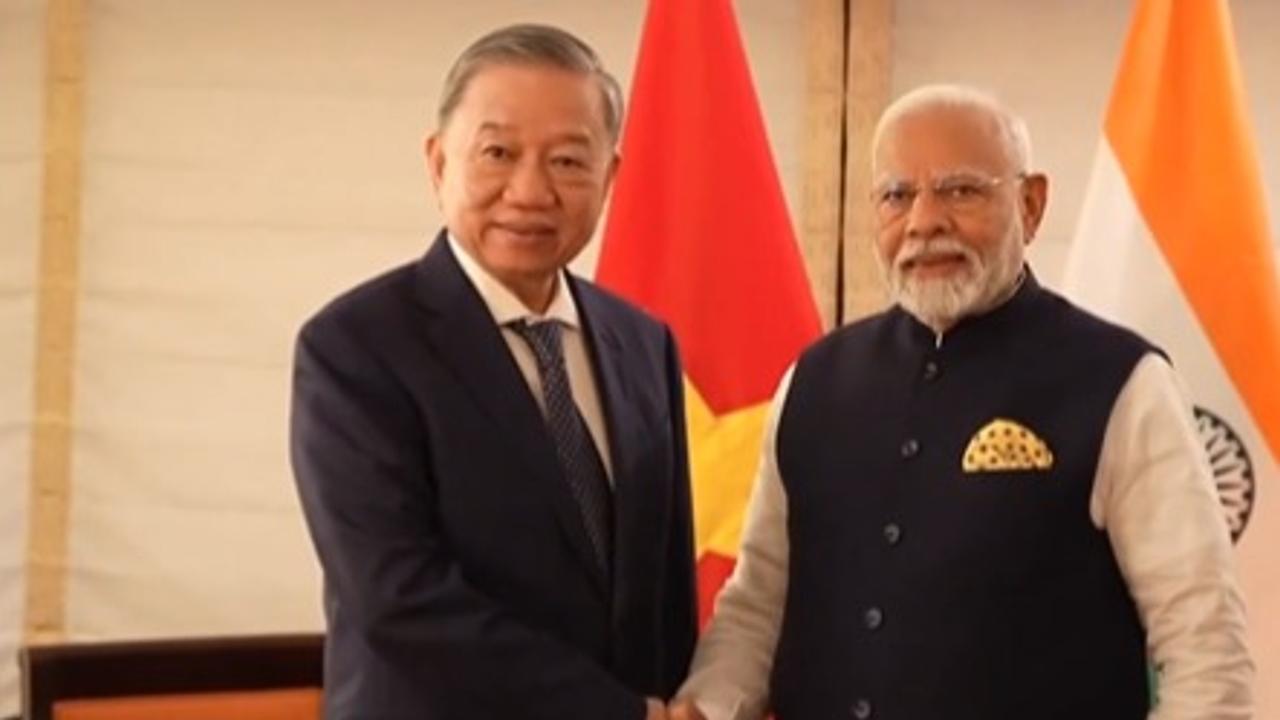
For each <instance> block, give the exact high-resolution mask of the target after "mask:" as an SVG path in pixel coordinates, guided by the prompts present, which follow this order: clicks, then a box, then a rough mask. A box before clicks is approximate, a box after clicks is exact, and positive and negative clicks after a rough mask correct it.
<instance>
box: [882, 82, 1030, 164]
mask: <svg viewBox="0 0 1280 720" xmlns="http://www.w3.org/2000/svg"><path fill="white" fill-rule="evenodd" d="M940 107H945V108H964V109H970V110H977V111H980V112H982V113H984V114H986V115H988V116H990V117H991V118H992V119H994V120H995V121H996V123H997V124H998V125H999V127H1000V131H1001V133H1000V134H1001V138H1000V140H1001V142H1002V143H1003V144H1004V146H1005V150H1006V151H1007V153H1008V156H1009V159H1010V160H1011V161H1013V163H1014V165H1015V167H1014V171H1015V172H1020V173H1025V172H1030V170H1031V134H1030V133H1029V132H1028V131H1027V123H1026V122H1025V121H1023V119H1022V118H1021V117H1019V116H1018V115H1017V114H1015V113H1014V112H1013V111H1012V110H1010V109H1009V108H1008V106H1006V105H1005V104H1004V103H1002V102H1000V101H999V100H998V99H996V97H995V96H994V95H991V94H989V93H986V92H983V91H981V90H978V89H976V88H972V87H969V86H966V85H924V86H921V87H918V88H916V89H915V90H912V91H910V92H908V93H906V94H905V95H902V96H901V97H899V98H898V99H897V100H894V101H893V102H892V103H890V104H889V107H887V108H885V111H884V113H883V114H881V115H880V121H879V122H877V123H876V130H875V134H874V135H872V140H871V147H872V150H873V152H878V151H879V149H880V143H881V141H882V140H883V139H884V134H885V132H886V131H887V130H888V129H889V128H890V127H892V126H893V124H894V123H896V122H897V121H899V120H901V119H902V118H904V117H907V116H909V115H914V114H916V113H918V112H920V111H923V110H928V109H932V108H940Z"/></svg>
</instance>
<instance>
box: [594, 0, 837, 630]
mask: <svg viewBox="0 0 1280 720" xmlns="http://www.w3.org/2000/svg"><path fill="white" fill-rule="evenodd" d="M622 158H623V159H622V165H621V168H620V170H619V173H618V177H617V181H616V185H615V187H614V193H613V200H612V205H611V208H610V212H609V219H608V224H607V227H606V231H605V237H604V245H603V247H602V249H601V256H600V264H599V267H598V270H597V273H596V276H597V280H598V281H599V282H600V283H601V284H603V285H605V286H606V287H609V288H612V289H613V290H614V291H616V292H618V293H620V294H621V295H623V296H624V297H627V298H629V299H630V300H632V301H633V302H636V303H637V304H639V305H641V306H642V307H644V308H646V309H647V310H649V311H650V312H652V313H654V314H655V315H657V316H658V317H660V318H662V319H663V320H665V321H666V322H667V323H668V324H669V325H670V326H671V327H672V329H673V330H674V332H675V334H676V339H677V341H678V342H679V344H680V350H681V356H682V359H683V362H684V367H685V373H686V375H685V380H686V383H685V389H686V393H687V400H686V409H687V412H688V416H689V435H690V437H689V441H690V443H689V444H690V451H691V455H692V458H691V461H692V465H693V492H694V512H695V524H696V529H697V538H698V552H699V595H700V606H701V614H702V616H703V619H704V620H705V617H706V615H708V614H709V612H710V609H711V600H712V599H713V598H714V595H715V593H716V591H718V590H719V587H720V585H721V584H722V583H723V581H724V579H725V578H726V577H727V576H728V573H729V571H730V570H731V569H732V558H733V556H734V555H735V554H736V553H737V548H738V540H739V537H740V535H741V526H742V515H743V509H744V506H745V504H746V499H747V494H748V492H749V490H750V486H751V481H752V478H753V477H754V472H755V468H756V464H757V462H758V456H759V444H760V435H761V431H762V429H763V424H764V418H765V414H766V410H767V404H768V400H769V398H770V396H771V395H772V393H773V391H774V389H775V386H776V385H777V383H778V380H779V379H780V378H781V376H782V373H783V372H784V371H785V370H786V368H787V366H788V365H789V364H790V363H791V362H792V361H794V360H795V358H796V356H797V355H798V354H799V352H800V350H801V349H802V348H803V347H804V346H805V345H807V344H808V343H809V342H811V341H813V340H814V339H816V338H817V337H818V335H819V333H820V332H821V326H820V321H819V319H818V312H817V308H816V307H815V306H814V303H813V297H812V295H811V294H810V291H809V284H808V279H807V277H806V275H805V270H804V264H803V262H802V260H801V257H800V253H799V251H798V250H797V248H796V242H795V235H794V233H793V231H792V227H791V222H790V219H789V218H788V216H787V208H786V204H785V201H784V199H783V195H782V191H781V187H780V186H779V182H778V173H777V169H776V168H775V166H774V162H773V158H772V155H771V154H770V150H769V143H768V138H767V137H766V135H765V130H764V122H763V121H762V119H761V116H760V108H759V105H758V102H757V99H756V93H755V88H754V86H753V84H752V80H751V73H750V70H749V68H748V66H747V61H746V56H745V53H744V52H743V46H742V40H741V37H740V36H739V33H738V26H737V21H736V19H735V17H734V12H733V6H732V4H731V2H730V0H693V1H688V0H652V1H651V2H650V4H649V11H648V17H647V18H646V20H645V26H644V35H643V37H642V39H641V43H640V54H639V59H638V60H637V63H636V70H635V75H634V77H633V79H632V86H631V108H630V113H629V116H628V120H627V124H626V129H625V131H624V133H623V139H622Z"/></svg>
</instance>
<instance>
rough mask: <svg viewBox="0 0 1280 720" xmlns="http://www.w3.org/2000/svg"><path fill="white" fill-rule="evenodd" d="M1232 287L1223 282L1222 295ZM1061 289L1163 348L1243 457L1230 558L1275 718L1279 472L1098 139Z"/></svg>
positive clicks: (1265, 707)
mask: <svg viewBox="0 0 1280 720" xmlns="http://www.w3.org/2000/svg"><path fill="white" fill-rule="evenodd" d="M1205 240H1206V242H1217V241H1220V240H1221V238H1205ZM1219 247H1221V246H1219ZM1217 251H1219V252H1223V251H1227V252H1229V250H1226V249H1220V250H1217ZM1230 282H1231V278H1223V288H1224V291H1226V289H1227V285H1228V284H1229V283H1230ZM1063 284H1064V287H1065V289H1066V293H1067V295H1068V296H1069V297H1070V298H1071V299H1072V300H1074V301H1075V302H1077V303H1079V304H1080V305H1082V306H1084V307H1086V308H1088V309H1089V310H1090V311H1092V312H1094V313H1096V314H1098V315H1101V316H1102V317H1105V318H1108V319H1110V320H1113V321H1115V322H1118V323H1121V324H1123V325H1126V326H1128V327H1130V328H1132V329H1134V330H1136V331H1137V332H1139V333H1141V334H1142V335H1144V336H1145V337H1146V338H1147V339H1148V340H1150V341H1151V342H1153V343H1155V344H1157V345H1159V346H1160V347H1161V348H1163V349H1164V350H1165V352H1167V353H1168V354H1169V357H1170V358H1171V359H1172V360H1173V363H1174V366H1175V367H1176V368H1177V369H1178V372H1179V373H1180V374H1181V375H1182V377H1183V378H1184V379H1185V380H1186V382H1187V386H1188V387H1189V388H1190V390H1191V395H1192V398H1193V401H1194V402H1195V403H1196V404H1197V405H1199V406H1201V407H1204V408H1207V409H1209V410H1210V411H1212V412H1213V413H1215V414H1217V415H1219V416H1221V417H1222V418H1223V419H1225V420H1226V422H1227V423H1228V424H1229V425H1230V426H1231V428H1232V429H1233V430H1235V432H1236V433H1237V434H1239V436H1240V438H1241V439H1242V441H1243V443H1244V445H1245V448H1246V450H1247V452H1248V453H1249V457H1250V459H1251V460H1252V462H1253V469H1254V482H1255V484H1256V487H1257V488H1258V491H1257V494H1256V504H1255V506H1254V508H1253V513H1252V516H1251V519H1250V520H1249V523H1248V526H1247V527H1246V529H1245V532H1244V535H1243V537H1242V538H1241V539H1240V543H1239V545H1238V546H1237V553H1238V558H1239V561H1240V572H1241V581H1242V586H1243V590H1244V593H1245V601H1246V603H1248V607H1249V611H1250V612H1249V631H1250V632H1249V634H1250V637H1251V643H1250V645H1251V649H1252V652H1253V655H1254V658H1255V660H1256V661H1257V663H1258V678H1259V682H1258V687H1257V688H1256V692H1257V695H1258V706H1257V710H1258V717H1260V718H1262V717H1272V715H1271V714H1269V713H1280V689H1273V688H1271V687H1268V685H1271V686H1274V685H1275V684H1276V682H1275V681H1276V680H1280V563H1277V562H1275V560H1274V558H1269V557H1268V555H1269V553H1270V550H1271V549H1272V548H1275V547H1280V471H1278V470H1277V462H1276V458H1275V457H1274V456H1273V455H1272V454H1271V452H1270V450H1269V449H1268V447H1267V445H1266V444H1265V442H1264V441H1263V437H1262V434H1261V433H1260V432H1259V430H1258V427H1257V425H1256V424H1255V423H1254V421H1253V418H1252V417H1251V416H1250V415H1249V413H1248V410H1247V409H1246V407H1245V405H1244V403H1243V401H1242V397H1241V396H1240V394H1239V393H1238V392H1237V390H1236V388H1235V386H1234V385H1233V384H1232V383H1231V382H1230V380H1229V378H1228V376H1227V374H1226V371H1225V368H1224V367H1223V365H1222V363H1221V362H1220V360H1219V358H1218V356H1217V353H1216V352H1215V351H1214V349H1213V346H1212V345H1211V343H1210V341H1209V338H1208V337H1207V335H1206V334H1205V332H1204V330H1203V328H1202V327H1201V325H1200V323H1199V322H1198V320H1197V319H1196V318H1195V315H1194V313H1193V312H1192V309H1191V306H1190V304H1189V303H1188V301H1187V298H1186V296H1185V295H1184V294H1183V293H1182V291H1181V289H1180V288H1179V286H1178V284H1177V281H1176V279H1175V277H1174V275H1173V272H1172V270H1171V269H1170V267H1169V264H1168V262H1167V261H1166V259H1165V257H1164V255H1163V254H1162V252H1161V251H1160V248H1159V245H1158V244H1157V243H1156V241H1155V239H1154V237H1153V235H1152V233H1151V231H1150V229H1149V228H1148V226H1147V224H1146V222H1145V221H1144V220H1143V218H1142V215H1141V213H1140V211H1139V210H1138V208H1137V205H1136V203H1135V202H1134V199H1133V194H1132V192H1131V191H1130V189H1129V186H1128V182H1127V180H1126V178H1125V177H1124V173H1123V171H1122V169H1121V168H1120V165H1119V164H1118V162H1117V160H1116V157H1115V154H1114V153H1113V152H1112V149H1111V147H1110V145H1109V143H1108V142H1107V141H1106V140H1105V139H1104V140H1103V142H1102V143H1100V145H1099V148H1098V153H1097V156H1096V158H1095V161H1094V166H1093V174H1092V177H1091V179H1090V181H1089V188H1088V191H1087V193H1086V196H1085V202H1084V207H1083V209H1082V211H1081V214H1080V223H1079V226H1078V227H1077V229H1076V236H1075V240H1074V242H1073V244H1072V248H1071V254H1070V257H1069V258H1068V261H1067V269H1066V277H1065V280H1064V283H1063ZM1268 678H1271V680H1268ZM1277 717H1280V715H1277Z"/></svg>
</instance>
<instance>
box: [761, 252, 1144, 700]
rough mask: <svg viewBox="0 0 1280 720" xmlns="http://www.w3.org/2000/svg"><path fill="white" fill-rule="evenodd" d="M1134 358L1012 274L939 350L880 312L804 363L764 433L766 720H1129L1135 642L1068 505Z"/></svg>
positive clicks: (1089, 467) (1131, 350) (1099, 536)
mask: <svg viewBox="0 0 1280 720" xmlns="http://www.w3.org/2000/svg"><path fill="white" fill-rule="evenodd" d="M1152 349H1153V348H1152V347H1151V346H1150V345H1148V344H1147V343H1146V342H1145V341H1143V340H1142V339H1141V338H1139V337H1137V336H1136V335H1134V334H1133V333H1131V332H1129V331H1127V330H1123V329H1121V328H1118V327H1116V326H1113V325H1110V324H1107V323H1105V322H1103V321H1101V320H1099V319H1097V318H1095V317H1093V316H1091V315H1089V314H1087V313H1085V312H1083V311H1082V310H1079V309H1077V308H1076V307H1074V306H1072V305H1071V304H1070V303H1068V302H1067V301H1066V300H1064V299H1062V298H1061V297H1059V296H1057V295H1055V294H1053V293H1052V292H1050V291H1048V290H1046V289H1043V288H1041V287H1040V286H1039V285H1038V284H1037V283H1036V282H1035V279H1034V278H1032V277H1031V276H1030V274H1029V273H1028V275H1027V277H1026V279H1025V280H1024V282H1023V284H1022V286H1021V287H1020V288H1019V290H1018V291H1017V293H1016V294H1015V295H1014V297H1013V298H1011V299H1010V300H1009V301H1008V302H1006V303H1005V304H1004V305H1002V306H1000V307H999V308H997V309H996V310H994V311H992V312H990V313H988V314H986V315H983V316H980V317H977V318H971V319H968V320H966V321H964V322H962V323H960V324H959V325H957V326H956V327H955V328H953V329H952V330H951V331H950V332H949V333H948V334H947V335H946V336H945V338H944V339H943V341H942V342H941V343H938V342H937V341H936V339H935V336H934V334H933V333H932V331H930V330H929V329H928V328H926V327H925V326H923V325H921V324H920V323H918V322H917V321H916V320H914V319H913V318H912V317H911V316H909V315H908V314H907V313H905V312H904V311H902V310H901V309H899V308H894V309H892V310H889V311H888V312H885V313H882V314H880V315H878V316H875V317H873V318H870V319H868V320H865V321H863V322H860V323H857V324H854V325H851V326H849V327H846V328H844V329H841V330H839V331H836V332H835V333H833V334H831V335H829V336H828V337H827V338H826V339H824V340H822V341H820V342H819V343H818V344H816V345H815V346H813V347H812V348H810V349H809V350H808V351H806V353H805V354H804V355H803V356H802V358H801V359H800V361H799V363H798V364H797V366H796V370H795V374H794V376H793V379H792V385H791V389H790V392H789V394H788V397H787V401H786V404H785V406H784V408H783V411H782V416H781V421H780V425H779V432H778V446H777V453H778V462H779V468H780V471H781V475H782V481H783V484H784V487H785V489H786V494H787V503H788V527H787V532H788V537H789V541H790V563H789V578H788V592H787V605H786V611H785V613H784V618H783V624H782V631H781V636H780V639H779V643H778V648H777V652H776V656H775V663H774V670H773V676H772V678H771V697H772V702H773V707H774V712H775V713H776V715H777V717H778V718H779V720H811V719H818V718H849V717H853V718H858V719H860V720H866V719H867V718H885V719H886V720H942V719H944V718H945V719H946V720H964V719H968V718H972V719H973V720H1000V719H1003V718H1010V719H1013V718H1017V719H1019V720H1028V719H1032V718H1035V719H1043V718H1062V719H1063V720H1066V719H1067V718H1070V719H1071V720H1081V719H1084V718H1088V719H1089V720H1111V719H1115V720H1130V719H1131V720H1143V719H1144V718H1145V717H1146V715H1147V710H1148V694H1147V682H1146V653H1145V634H1144V632H1143V629H1142V626H1141V624H1140V622H1139V619H1138V615H1137V611H1136V609H1135V607H1134V604H1133V601H1132V599H1131V598H1130V596H1129V593H1128V591H1127V589H1126V586H1125V583H1124V581H1123V578H1122V577H1121V575H1120V572H1119V569H1118V568H1117V566H1116V562H1115V559H1114V556H1113V553H1112V549H1111V546H1110V544H1109V542H1108V540H1107V536H1106V534H1105V533H1104V532H1102V531H1099V530H1098V529H1097V528H1095V527H1094V525H1093V524H1092V522H1091V521H1090V518H1089V498H1090V493H1091V491H1092V488H1093V481H1094V476H1095V473H1096V470H1097V464H1098V455H1099V452H1100V449H1101V444H1102V438H1103V434H1104V431H1105V429H1106V425H1107V421H1108V418H1109V417H1110V414H1111V409H1112V406H1113V405H1114V403H1115V400H1116V397H1117V395H1118V394H1119V392H1120V390H1121V388H1122V387H1123V385H1124V383H1125V382H1126V381H1127V379H1128V377H1129V375H1130V374H1131V372H1132V370H1133V368H1134V366H1135V364H1136V363H1137V361H1138V360H1139V359H1140V358H1141V357H1142V356H1143V355H1144V354H1145V353H1147V352H1150V351H1152ZM1006 436H1007V437H1006ZM979 446H982V447H981V452H979ZM995 446H999V447H996V448H995V449H996V450H1001V449H1003V450H1008V449H1010V448H1012V449H1013V450H1014V452H1013V455H1010V456H1009V457H1012V458H1013V460H1012V461H1011V462H1012V465H1013V467H1014V469H998V470H997V469H992V467H991V464H990V453H991V452H992V448H993V447H995ZM966 453H967V454H968V456H969V462H968V463H966V462H965V457H966ZM983 453H986V454H983Z"/></svg>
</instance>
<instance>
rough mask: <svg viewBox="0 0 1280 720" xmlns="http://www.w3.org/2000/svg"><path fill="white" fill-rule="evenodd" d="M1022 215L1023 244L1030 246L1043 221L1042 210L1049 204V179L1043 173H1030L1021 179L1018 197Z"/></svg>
mask: <svg viewBox="0 0 1280 720" xmlns="http://www.w3.org/2000/svg"><path fill="white" fill-rule="evenodd" d="M1018 200H1019V203H1018V205H1019V212H1021V213H1022V228H1023V232H1024V233H1025V237H1024V238H1023V243H1024V244H1030V243H1031V241H1032V240H1033V239H1035V236H1036V230H1038V229H1039V228H1040V221H1041V220H1043V219H1044V209H1045V206H1046V205H1047V204H1048V202H1049V178H1048V177H1047V176H1045V174H1044V173H1031V174H1029V175H1027V176H1026V177H1025V178H1023V179H1022V191H1021V193H1020V195H1019V197H1018Z"/></svg>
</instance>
